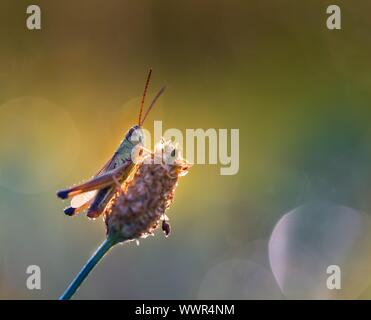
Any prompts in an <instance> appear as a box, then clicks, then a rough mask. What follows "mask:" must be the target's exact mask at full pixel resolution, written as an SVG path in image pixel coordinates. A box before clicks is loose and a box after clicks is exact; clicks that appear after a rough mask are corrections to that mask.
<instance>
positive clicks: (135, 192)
mask: <svg viewBox="0 0 371 320" xmlns="http://www.w3.org/2000/svg"><path fill="white" fill-rule="evenodd" d="M189 167H190V164H188V163H187V162H186V161H185V160H184V159H182V158H181V156H180V153H179V151H178V149H177V147H175V146H174V145H173V144H172V143H171V142H170V141H161V142H160V143H159V144H158V145H157V146H156V147H155V151H154V152H153V153H151V154H150V155H147V156H146V157H144V159H143V161H141V162H140V163H139V164H137V165H136V168H135V171H134V174H133V176H132V177H131V179H129V181H128V182H126V183H125V184H124V185H123V190H122V191H118V192H117V193H116V194H115V196H114V197H113V198H112V200H111V201H110V203H109V204H108V206H107V208H106V210H105V212H104V220H105V223H106V227H107V235H112V236H115V237H117V238H119V240H120V241H124V240H134V239H139V238H144V237H147V236H148V235H151V234H153V232H154V230H155V229H156V228H157V227H158V226H159V225H160V224H161V222H163V221H165V223H164V224H162V226H164V225H165V228H163V229H164V232H165V234H166V235H167V234H168V233H169V232H170V225H169V224H168V222H167V220H168V219H167V217H166V215H165V211H166V210H167V209H168V208H169V206H170V204H171V203H172V201H173V199H174V192H175V188H176V186H177V184H178V179H179V177H181V176H183V175H185V174H187V172H188V169H189Z"/></svg>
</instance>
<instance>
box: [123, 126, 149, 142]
mask: <svg viewBox="0 0 371 320" xmlns="http://www.w3.org/2000/svg"><path fill="white" fill-rule="evenodd" d="M125 140H127V141H129V142H130V143H131V144H132V145H133V146H134V147H135V146H136V145H138V144H141V145H143V143H144V134H143V130H142V128H141V127H140V126H138V125H135V126H132V127H131V128H130V130H129V131H128V132H127V133H126V136H125Z"/></svg>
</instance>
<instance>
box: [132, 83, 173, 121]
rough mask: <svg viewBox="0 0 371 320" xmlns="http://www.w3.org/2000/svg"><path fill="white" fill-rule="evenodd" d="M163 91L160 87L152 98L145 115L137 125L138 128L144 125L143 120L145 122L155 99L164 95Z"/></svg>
mask: <svg viewBox="0 0 371 320" xmlns="http://www.w3.org/2000/svg"><path fill="white" fill-rule="evenodd" d="M165 89H166V87H162V88H161V89H160V91H159V92H157V94H156V96H155V97H154V98H153V100H152V102H151V104H150V105H149V107H148V109H147V111H146V113H145V114H144V117H143V120H142V122H140V123H139V125H140V126H141V125H142V124H143V123H144V120H146V118H147V115H148V113H149V112H150V111H151V109H152V107H153V106H154V105H155V103H156V101H157V99H158V98H160V96H161V95H162V94H163V93H164V91H165Z"/></svg>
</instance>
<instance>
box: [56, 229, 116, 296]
mask: <svg viewBox="0 0 371 320" xmlns="http://www.w3.org/2000/svg"><path fill="white" fill-rule="evenodd" d="M117 242H118V241H117V238H116V237H111V236H109V237H108V238H107V239H105V240H104V241H103V243H102V244H101V245H100V247H99V248H98V249H97V251H95V253H94V254H93V255H92V256H91V257H90V259H89V260H88V261H87V262H86V264H85V265H84V266H83V267H82V269H81V270H80V272H79V273H78V275H77V276H76V278H75V279H73V281H72V282H71V284H70V285H69V286H68V288H67V289H66V291H65V292H64V293H63V294H62V295H61V296H60V298H59V300H69V299H71V297H72V296H73V295H74V294H75V292H76V291H77V290H78V289H79V287H80V285H81V284H82V283H83V281H84V280H85V279H86V277H87V276H88V275H89V273H90V271H92V270H93V269H94V267H95V266H96V265H97V263H98V262H99V261H100V260H101V259H102V258H103V257H104V255H105V254H106V253H107V252H108V251H109V249H111V248H112V247H113V246H114V245H115V244H116V243H117Z"/></svg>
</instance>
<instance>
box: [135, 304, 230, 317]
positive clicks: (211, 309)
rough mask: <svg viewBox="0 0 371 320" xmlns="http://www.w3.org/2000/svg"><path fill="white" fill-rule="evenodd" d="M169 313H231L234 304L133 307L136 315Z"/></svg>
mask: <svg viewBox="0 0 371 320" xmlns="http://www.w3.org/2000/svg"><path fill="white" fill-rule="evenodd" d="M169 313H178V314H181V315H187V314H189V315H202V314H205V315H207V314H210V315H218V314H219V315H228V314H229V315H233V314H234V305H233V304H232V305H213V304H209V305H208V304H183V305H182V304H180V305H178V306H176V307H175V306H172V307H169V306H153V305H152V306H148V305H147V306H146V305H145V304H143V305H141V306H137V307H135V314H136V315H159V316H162V317H163V318H165V317H166V316H167V315H168V314H169Z"/></svg>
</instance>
